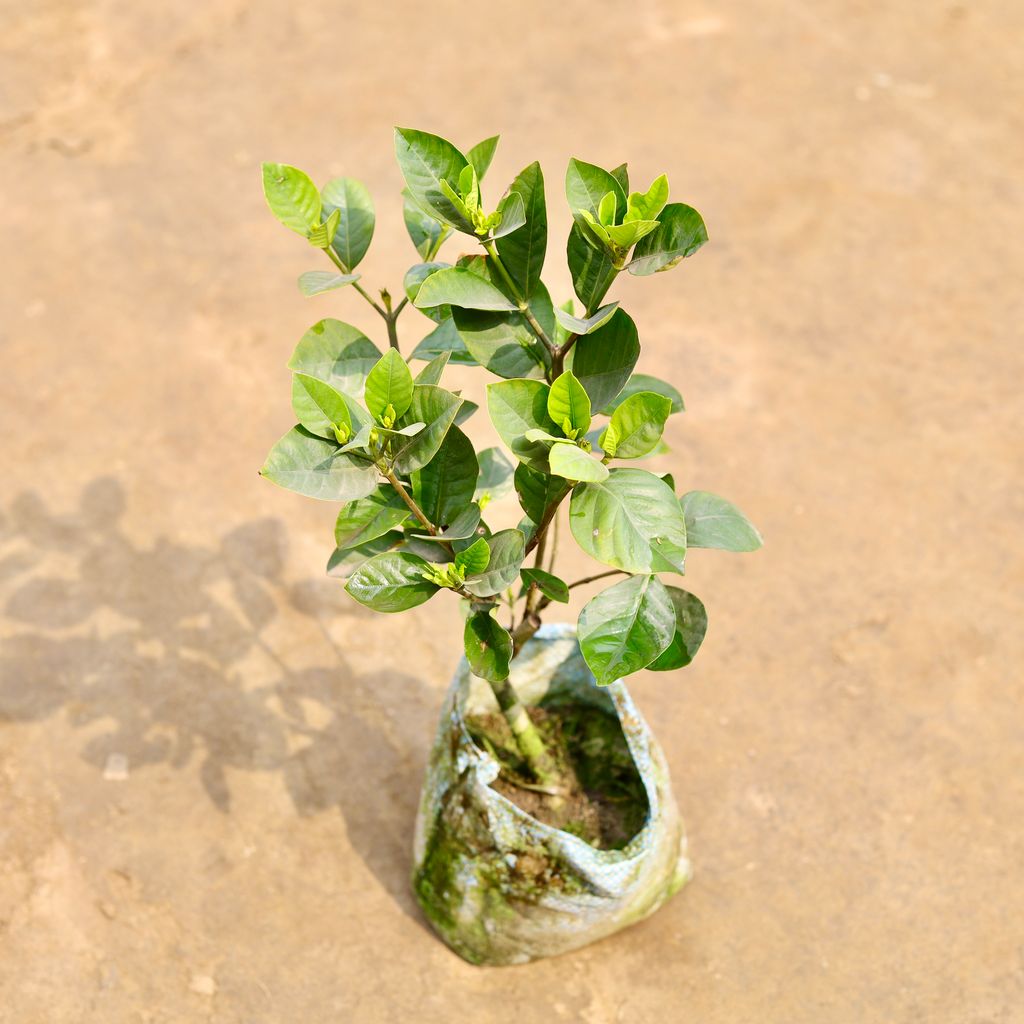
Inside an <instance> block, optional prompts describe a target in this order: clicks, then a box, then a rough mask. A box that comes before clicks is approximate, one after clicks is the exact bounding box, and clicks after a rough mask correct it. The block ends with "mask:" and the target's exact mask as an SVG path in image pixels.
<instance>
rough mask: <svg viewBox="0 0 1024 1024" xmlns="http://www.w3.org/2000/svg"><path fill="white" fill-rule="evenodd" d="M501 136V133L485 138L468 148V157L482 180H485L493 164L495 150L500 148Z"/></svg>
mask: <svg viewBox="0 0 1024 1024" xmlns="http://www.w3.org/2000/svg"><path fill="white" fill-rule="evenodd" d="M499 138H501V136H500V135H492V136H491V137H490V138H489V139H484V140H483V142H478V143H477V144H476V145H475V146H472V147H471V148H470V149H467V150H466V159H467V160H468V161H469V162H470V163H471V164H472V165H473V169H474V170H475V171H476V176H477V178H478V179H479V180H480V181H483V179H484V175H485V174H486V173H487V168H488V167H490V166H491V161H492V160H493V159H494V151H495V150H496V149H497V148H498V139H499Z"/></svg>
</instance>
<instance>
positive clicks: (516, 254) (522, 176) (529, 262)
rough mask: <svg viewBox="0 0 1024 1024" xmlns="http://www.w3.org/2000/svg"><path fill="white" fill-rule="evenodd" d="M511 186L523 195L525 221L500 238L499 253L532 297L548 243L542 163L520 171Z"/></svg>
mask: <svg viewBox="0 0 1024 1024" xmlns="http://www.w3.org/2000/svg"><path fill="white" fill-rule="evenodd" d="M509 188H510V190H511V191H512V192H516V193H518V194H519V195H520V196H521V197H522V200H523V215H524V217H525V223H524V224H523V225H522V227H519V228H517V229H516V230H515V231H513V232H512V233H511V234H505V235H504V236H503V237H502V238H501V239H500V240H499V241H498V243H497V245H498V255H499V256H500V257H501V261H502V263H503V264H504V265H505V269H506V270H507V271H508V272H509V274H510V275H511V277H512V280H513V281H515V283H516V286H517V287H518V289H519V291H520V293H521V294H522V295H523V296H525V297H526V298H529V297H530V296H531V295H532V294H533V292H534V290H535V289H536V287H537V285H538V283H539V282H540V273H541V269H542V268H543V266H544V254H545V251H546V250H547V244H548V215H547V207H546V205H545V202H544V175H543V173H542V172H541V169H540V164H539V163H536V162H534V163H532V164H530V166H529V167H526V168H524V169H523V170H522V171H520V172H519V174H518V175H517V176H516V179H515V180H514V181H513V182H512V184H511V185H510V186H509Z"/></svg>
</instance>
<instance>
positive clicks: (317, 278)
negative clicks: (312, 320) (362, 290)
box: [299, 270, 359, 298]
mask: <svg viewBox="0 0 1024 1024" xmlns="http://www.w3.org/2000/svg"><path fill="white" fill-rule="evenodd" d="M358 280H359V275H358V274H336V273H334V271H332V270H307V271H305V272H304V273H302V274H299V291H300V292H302V294H303V295H305V296H306V298H310V297H312V296H313V295H320V294H322V293H323V292H330V291H333V290H334V289H335V288H344V287H345V285H347V284H352V282H353V281H358Z"/></svg>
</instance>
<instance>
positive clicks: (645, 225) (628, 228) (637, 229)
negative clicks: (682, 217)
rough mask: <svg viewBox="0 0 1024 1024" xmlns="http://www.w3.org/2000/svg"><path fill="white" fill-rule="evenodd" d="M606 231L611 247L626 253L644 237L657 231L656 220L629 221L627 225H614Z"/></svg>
mask: <svg viewBox="0 0 1024 1024" xmlns="http://www.w3.org/2000/svg"><path fill="white" fill-rule="evenodd" d="M606 230H607V232H608V240H609V241H610V242H611V243H612V245H615V246H618V247H619V249H621V250H623V251H626V250H629V249H632V248H633V246H634V245H636V243H637V242H639V241H640V239H641V238H643V237H644V236H645V235H649V234H650V233H651V232H652V231H657V230H658V222H657V221H656V220H631V221H629V222H628V223H627V224H615V225H613V226H611V227H609V228H607V229H606Z"/></svg>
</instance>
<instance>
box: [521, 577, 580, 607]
mask: <svg viewBox="0 0 1024 1024" xmlns="http://www.w3.org/2000/svg"><path fill="white" fill-rule="evenodd" d="M519 575H520V576H522V578H523V583H524V584H525V585H526V586H527V587H529V586H530V585H531V584H533V583H536V584H537V589H538V590H539V591H540V592H541V593H542V594H543V595H544V596H545V597H547V598H550V599H551V600H552V601H558V602H559V603H560V604H568V603H569V584H568V583H566V582H565V580H562V579H559V578H558V577H557V576H555V575H553V574H552V573H550V572H545V571H544V570H543V569H520V570H519Z"/></svg>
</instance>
